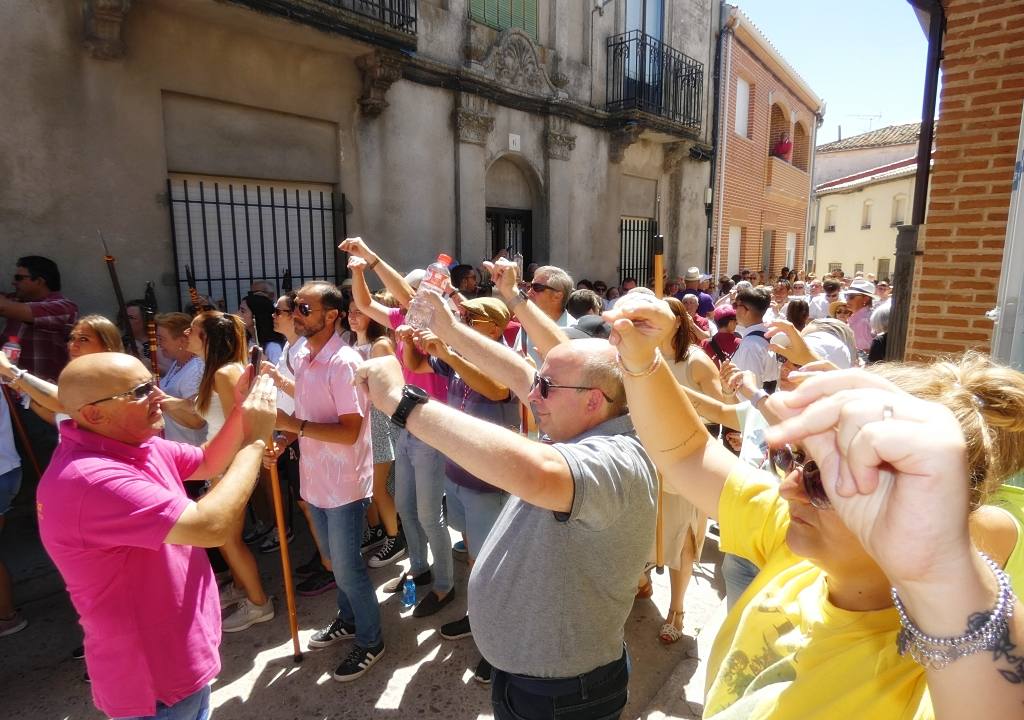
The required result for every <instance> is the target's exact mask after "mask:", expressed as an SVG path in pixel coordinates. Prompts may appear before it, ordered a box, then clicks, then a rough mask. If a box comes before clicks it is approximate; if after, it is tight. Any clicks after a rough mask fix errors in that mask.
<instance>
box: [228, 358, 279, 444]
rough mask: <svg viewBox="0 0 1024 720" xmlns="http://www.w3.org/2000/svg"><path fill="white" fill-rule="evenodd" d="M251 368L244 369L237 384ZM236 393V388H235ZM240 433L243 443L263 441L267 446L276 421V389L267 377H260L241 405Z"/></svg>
mask: <svg viewBox="0 0 1024 720" xmlns="http://www.w3.org/2000/svg"><path fill="white" fill-rule="evenodd" d="M251 372H252V368H248V367H247V368H246V370H245V372H244V373H242V377H241V378H240V379H239V383H241V382H243V381H245V380H246V378H247V377H248V376H249V373H251ZM236 392H237V386H236ZM241 408H242V431H243V434H244V438H245V442H246V443H251V442H255V441H256V440H265V441H266V442H267V445H268V446H269V445H270V443H271V437H272V434H273V432H274V423H275V422H276V421H277V389H276V388H275V387H274V381H273V380H271V378H270V376H269V375H260V377H259V378H258V379H257V380H256V384H255V385H253V386H252V390H250V391H249V394H248V395H247V396H246V398H245V399H244V400H243V401H242V403H241Z"/></svg>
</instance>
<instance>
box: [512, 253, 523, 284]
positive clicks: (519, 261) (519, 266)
mask: <svg viewBox="0 0 1024 720" xmlns="http://www.w3.org/2000/svg"><path fill="white" fill-rule="evenodd" d="M512 262H514V263H515V264H516V271H517V273H518V274H517V275H516V280H518V281H519V282H522V281H523V280H524V279H525V278H524V277H523V254H522V253H521V252H517V253H516V254H515V255H513V256H512Z"/></svg>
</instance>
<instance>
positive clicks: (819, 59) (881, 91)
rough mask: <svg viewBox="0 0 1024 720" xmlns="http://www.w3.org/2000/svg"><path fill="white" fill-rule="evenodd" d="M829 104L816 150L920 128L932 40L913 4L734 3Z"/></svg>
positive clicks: (903, 0)
mask: <svg viewBox="0 0 1024 720" xmlns="http://www.w3.org/2000/svg"><path fill="white" fill-rule="evenodd" d="M730 4H734V5H738V6H739V8H740V9H741V10H742V11H743V12H744V13H745V14H746V15H747V17H749V18H750V19H751V20H752V21H753V23H754V24H755V25H757V27H758V28H760V30H761V32H762V33H763V34H764V35H765V36H766V37H767V38H768V39H769V40H770V41H771V43H772V44H773V45H774V46H775V48H776V49H777V50H778V51H779V53H780V54H781V55H782V56H783V57H784V58H785V59H786V61H787V62H788V63H789V64H790V66H792V67H793V68H794V69H795V70H796V71H797V73H798V74H799V75H800V76H801V77H802V78H803V79H804V81H805V82H806V83H807V84H808V85H809V86H810V87H811V89H812V90H814V92H815V93H816V94H817V95H818V97H820V98H821V99H822V100H824V101H825V103H826V107H825V123H824V124H823V125H822V126H821V128H820V129H819V130H818V138H817V144H819V145H822V144H824V143H827V142H832V141H833V140H836V139H838V137H839V129H840V127H841V128H842V136H843V137H850V136H851V135H857V134H860V133H862V132H867V131H869V130H877V129H878V128H880V127H885V126H887V125H897V124H901V123H909V122H920V120H921V96H922V94H923V92H924V75H925V55H926V53H927V50H928V43H927V38H926V36H925V34H924V31H923V30H922V29H921V25H920V23H919V22H918V20H917V16H916V15H915V14H914V11H913V9H912V8H911V7H910V4H909V3H908V2H907V0H853V1H852V2H851V1H850V0H732V2H730Z"/></svg>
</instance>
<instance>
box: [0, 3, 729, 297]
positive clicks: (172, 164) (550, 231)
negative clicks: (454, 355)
mask: <svg viewBox="0 0 1024 720" xmlns="http://www.w3.org/2000/svg"><path fill="white" fill-rule="evenodd" d="M718 20H719V4H718V3H717V2H713V0H597V1H596V2H583V0H334V1H332V2H327V1H326V0H288V1H286V0H224V1H219V0H191V1H190V2H178V1H177V0H139V1H136V2H131V0H40V1H39V2H36V3H32V4H31V5H30V6H26V5H25V4H5V5H3V7H0V21H2V22H3V26H4V28H5V30H4V31H3V32H4V36H5V39H6V40H7V42H5V43H3V44H2V46H0V47H2V49H0V57H2V58H3V60H4V61H5V66H6V67H7V68H8V72H6V73H4V75H3V77H2V78H0V96H3V97H4V98H5V105H6V107H7V108H9V109H14V108H16V109H17V111H16V112H8V113H7V117H6V119H5V122H4V123H3V125H2V126H0V158H3V160H2V161H0V162H2V163H3V167H4V182H3V183H0V233H2V235H3V237H4V238H5V242H4V243H3V248H2V251H0V260H2V261H3V263H4V264H6V265H7V266H8V267H12V266H13V261H14V259H15V258H16V257H17V256H18V255H21V254H29V253H32V254H43V255H48V256H50V257H53V258H54V259H56V260H57V261H58V262H59V263H60V265H61V267H62V268H63V269H64V272H65V274H66V276H67V279H66V283H65V285H66V291H67V293H68V294H69V295H70V296H72V297H74V298H76V299H78V300H79V301H80V303H81V305H82V308H83V310H89V311H92V310H96V311H102V312H106V313H108V314H109V313H111V312H112V305H113V297H112V293H111V291H110V288H109V282H108V280H107V278H106V276H105V270H104V269H103V261H102V255H103V250H102V247H101V245H100V243H99V240H98V239H97V234H98V233H97V231H99V233H101V234H102V235H103V237H104V239H105V241H106V243H107V245H108V246H109V249H110V252H111V254H113V255H115V256H116V257H117V259H118V267H119V270H120V274H121V281H122V284H123V285H124V287H125V294H126V295H127V296H129V297H132V296H136V295H139V294H141V292H142V288H143V286H144V284H145V282H146V281H147V280H152V281H154V282H155V284H156V288H157V294H158V299H159V302H160V305H161V310H164V309H169V308H171V307H175V306H176V305H177V304H178V303H179V301H181V300H183V299H184V298H185V297H186V293H185V289H186V283H185V280H186V273H185V266H186V265H188V266H189V269H191V271H192V272H193V273H194V275H195V277H196V279H197V283H198V285H199V290H200V291H201V292H204V293H208V294H210V295H211V296H212V297H214V298H217V299H222V300H223V301H224V304H225V305H226V307H227V308H229V309H233V308H234V307H236V305H237V301H238V297H239V295H240V294H243V293H244V292H245V290H246V289H247V287H248V284H249V282H250V281H251V280H252V279H255V278H269V279H276V280H277V281H278V283H279V284H280V283H282V282H283V279H284V276H285V271H286V270H287V271H288V274H289V275H290V276H291V278H292V281H293V283H294V284H296V285H297V284H298V283H299V282H301V281H302V280H305V279H309V278H311V277H318V276H319V277H335V278H341V277H343V276H344V275H345V268H344V262H345V259H344V258H343V257H338V256H337V253H336V252H335V251H334V247H335V245H336V243H337V242H338V241H339V240H340V239H342V238H343V237H344V236H345V234H348V235H362V236H363V237H365V238H366V239H367V240H368V241H369V242H371V243H373V245H374V246H375V247H377V248H378V249H379V250H380V251H381V253H382V254H384V255H385V256H386V257H388V258H390V259H392V260H394V262H395V264H396V265H397V266H399V267H402V268H411V267H414V266H423V265H425V264H426V263H428V262H429V261H431V260H432V259H433V258H434V256H435V255H436V254H437V253H438V252H447V253H449V254H450V255H452V256H453V257H455V258H458V259H459V260H461V261H463V262H469V263H473V264H476V263H479V262H480V261H481V260H482V259H484V258H490V257H492V256H493V254H494V252H495V251H496V250H497V249H500V248H502V247H507V246H509V245H512V246H514V248H516V249H520V250H522V251H523V253H524V254H525V255H526V256H527V261H530V260H533V261H537V262H551V263H554V264H557V265H561V266H564V267H566V268H568V269H570V270H571V271H572V272H573V273H574V274H575V275H576V276H577V277H589V278H601V279H604V280H606V281H608V282H615V281H617V280H618V279H619V277H620V275H621V274H623V273H624V272H626V271H627V270H629V271H632V272H633V273H634V274H639V273H643V272H649V268H648V264H647V263H648V257H647V256H648V255H649V251H650V244H651V243H650V240H649V238H648V237H647V236H644V237H642V238H641V240H642V242H641V243H640V244H639V245H638V244H637V243H636V242H633V241H632V240H631V243H624V242H623V237H624V228H626V227H627V226H628V227H638V226H642V227H643V228H645V231H646V233H647V235H650V234H652V233H653V232H655V230H654V227H655V226H654V224H653V223H652V222H651V221H656V222H657V230H656V231H657V232H660V233H662V234H663V235H664V236H665V245H666V260H667V266H666V267H667V269H668V270H669V272H673V271H675V270H678V269H679V268H683V267H685V266H687V265H689V264H695V263H699V262H702V261H703V259H704V257H705V252H706V240H707V222H708V219H707V211H706V206H705V197H706V189H707V188H708V186H709V184H710V162H709V160H710V156H711V141H710V137H711V128H710V126H711V121H710V118H711V113H712V107H713V102H712V98H713V90H712V87H713V86H712V77H713V74H714V73H713V72H711V70H710V68H711V67H712V65H713V62H714V55H715V44H716V37H717V29H718V24H719V23H718ZM637 223H640V225H637ZM644 223H646V224H644ZM638 258H639V259H638Z"/></svg>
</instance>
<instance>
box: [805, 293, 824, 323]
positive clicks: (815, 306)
mask: <svg viewBox="0 0 1024 720" xmlns="http://www.w3.org/2000/svg"><path fill="white" fill-rule="evenodd" d="M807 305H808V307H810V309H811V320H821V319H822V318H827V317H828V305H829V302H828V297H827V296H826V295H825V293H821V294H820V295H815V296H814V297H812V298H811V299H810V300H808V301H807Z"/></svg>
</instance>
